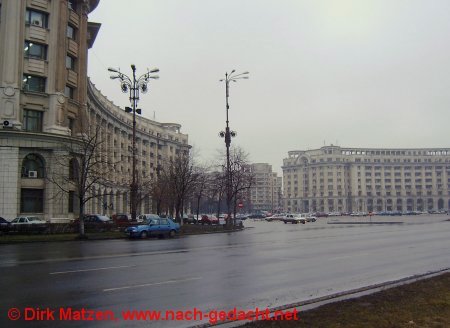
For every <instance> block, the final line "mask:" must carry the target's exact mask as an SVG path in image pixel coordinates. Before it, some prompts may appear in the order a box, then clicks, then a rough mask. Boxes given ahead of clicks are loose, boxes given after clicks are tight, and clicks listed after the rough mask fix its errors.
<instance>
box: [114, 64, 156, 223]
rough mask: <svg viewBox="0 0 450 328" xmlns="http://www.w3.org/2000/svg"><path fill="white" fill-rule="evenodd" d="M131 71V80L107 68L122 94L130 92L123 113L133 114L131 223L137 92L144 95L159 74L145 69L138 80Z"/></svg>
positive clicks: (132, 193) (134, 212)
mask: <svg viewBox="0 0 450 328" xmlns="http://www.w3.org/2000/svg"><path fill="white" fill-rule="evenodd" d="M131 70H132V71H133V76H132V79H131V78H130V77H128V76H127V75H125V74H123V73H121V72H120V70H116V69H114V68H108V71H110V72H113V73H116V74H117V75H112V76H111V79H112V80H115V79H119V80H120V87H121V89H122V92H124V93H127V92H130V102H131V108H130V107H125V112H127V113H133V140H132V147H133V148H132V156H133V162H132V168H131V170H132V173H131V174H132V177H131V184H130V211H131V218H132V219H133V221H135V220H136V216H137V204H138V200H137V196H138V183H137V177H136V175H137V169H136V113H138V114H141V113H142V112H141V110H140V109H139V108H137V104H138V101H139V92H140V91H142V93H146V92H147V91H148V86H147V85H148V83H149V81H150V79H159V76H158V75H151V74H153V73H157V72H159V69H157V68H154V69H152V70H149V69H147V73H145V74H142V75H141V76H139V78H136V66H135V65H131Z"/></svg>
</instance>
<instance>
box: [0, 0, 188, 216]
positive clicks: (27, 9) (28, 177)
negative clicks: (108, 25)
mask: <svg viewBox="0 0 450 328" xmlns="http://www.w3.org/2000/svg"><path fill="white" fill-rule="evenodd" d="M98 3H99V0H0V49H1V51H0V216H2V217H6V218H9V219H12V218H14V217H16V216H18V215H20V214H24V215H25V214H26V215H37V216H40V217H42V218H44V219H50V218H73V217H77V206H76V205H75V204H74V203H73V199H71V196H70V195H69V194H67V193H66V194H64V193H63V194H62V193H61V192H60V191H58V189H57V187H56V186H55V185H54V184H53V183H51V182H49V179H48V173H49V172H55V171H57V172H58V173H60V174H61V175H68V174H69V172H68V171H69V168H68V167H66V168H64V167H58V166H57V165H56V163H57V162H58V159H61V158H62V157H63V156H66V155H67V154H66V153H64V151H62V150H61V149H62V148H61V145H62V144H71V143H73V142H74V140H77V139H78V137H79V136H80V135H81V134H82V133H83V132H84V130H83V129H85V128H86V126H93V125H98V126H101V137H102V139H103V140H105V143H104V146H102V147H106V146H107V147H108V149H107V151H106V152H105V154H107V156H106V157H107V158H106V159H105V160H106V162H107V163H110V164H113V166H112V167H113V169H112V170H109V171H108V175H109V180H110V184H109V186H108V188H100V187H98V188H94V189H93V190H92V193H93V195H95V196H97V197H95V198H94V199H93V200H92V201H91V202H90V203H88V204H87V212H91V213H102V214H112V213H117V212H129V210H128V205H127V204H128V190H127V188H128V187H129V179H130V165H131V164H130V163H131V161H130V156H131V153H130V151H129V149H130V147H131V139H130V136H131V135H132V123H131V115H130V114H126V113H125V112H123V111H122V109H120V108H118V107H117V106H115V105H114V104H113V103H112V102H110V101H109V100H108V99H107V98H106V97H105V96H104V95H102V94H101V93H100V92H99V91H98V90H97V89H96V88H95V86H94V85H93V84H92V83H91V82H90V81H89V80H88V78H87V57H88V48H90V47H91V46H92V45H93V43H94V41H95V37H96V35H97V32H98V30H99V28H100V24H98V23H93V22H88V14H89V13H90V12H91V11H92V10H94V9H95V7H96V6H97V5H98ZM105 76H106V78H107V77H108V72H105ZM118 88H119V86H118ZM137 121H138V123H137V147H138V172H139V174H140V178H145V179H151V178H154V177H155V175H156V171H157V168H158V167H160V165H163V163H164V160H165V159H170V158H171V157H174V156H176V155H177V154H179V153H180V152H186V151H188V150H189V145H188V137H187V135H186V134H182V133H181V132H180V128H181V126H180V125H179V124H176V123H170V124H164V123H159V122H155V121H152V120H148V119H145V118H141V117H138V118H137ZM104 150H105V149H104ZM72 198H73V197H72ZM151 203H152V201H151V199H145V200H144V201H143V202H142V204H141V208H140V212H149V211H151Z"/></svg>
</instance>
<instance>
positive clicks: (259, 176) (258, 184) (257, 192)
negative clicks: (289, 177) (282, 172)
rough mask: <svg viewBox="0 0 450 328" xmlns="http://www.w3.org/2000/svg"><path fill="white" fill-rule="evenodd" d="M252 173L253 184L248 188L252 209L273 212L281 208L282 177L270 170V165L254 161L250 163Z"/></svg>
mask: <svg viewBox="0 0 450 328" xmlns="http://www.w3.org/2000/svg"><path fill="white" fill-rule="evenodd" d="M250 170H251V173H252V174H253V175H254V177H255V180H254V185H253V187H252V188H251V189H250V201H251V206H252V209H253V211H270V212H274V211H277V210H279V209H281V206H282V204H281V200H282V197H281V191H282V179H281V177H278V175H277V173H276V172H272V165H269V164H266V163H255V164H251V165H250Z"/></svg>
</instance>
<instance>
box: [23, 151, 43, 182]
mask: <svg viewBox="0 0 450 328" xmlns="http://www.w3.org/2000/svg"><path fill="white" fill-rule="evenodd" d="M44 168H45V167H44V160H43V159H42V157H41V156H39V155H36V154H28V155H27V156H25V158H24V159H23V161H22V177H25V178H27V177H29V176H30V171H34V172H36V173H37V176H36V178H43V177H44Z"/></svg>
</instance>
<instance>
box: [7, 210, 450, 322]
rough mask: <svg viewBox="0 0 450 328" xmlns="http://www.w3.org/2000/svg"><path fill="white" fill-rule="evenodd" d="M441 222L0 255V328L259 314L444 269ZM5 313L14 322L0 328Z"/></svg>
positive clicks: (262, 226)
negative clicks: (99, 316) (90, 315)
mask: <svg viewBox="0 0 450 328" xmlns="http://www.w3.org/2000/svg"><path fill="white" fill-rule="evenodd" d="M447 218H448V217H446V216H428V217H427V216H417V217H396V218H393V219H391V220H393V221H403V222H404V223H403V224H401V225H330V224H327V221H331V219H328V220H327V219H322V220H320V222H315V223H308V224H306V225H302V224H298V225H291V224H283V223H281V222H254V221H247V222H246V223H245V225H246V227H248V229H246V230H244V231H241V232H236V233H229V234H211V235H197V236H186V237H182V238H175V239H156V240H155V239H150V240H131V241H130V240H107V241H90V242H61V243H32V244H20V245H2V246H0V250H1V252H0V272H1V280H0V294H1V297H0V327H37V326H39V327H65V326H69V327H81V326H83V327H146V326H152V327H158V326H161V327H176V326H179V327H186V326H192V325H195V324H197V323H198V322H194V321H187V320H182V321H153V322H149V321H136V320H133V321H124V320H123V319H122V318H121V313H122V311H125V310H147V309H151V310H163V311H165V310H174V311H183V310H192V309H193V308H196V309H199V310H201V311H203V312H205V313H206V312H207V311H209V310H213V309H218V310H229V309H233V308H235V307H236V308H237V309H242V310H250V309H254V308H256V307H259V308H260V309H265V308H266V307H274V306H278V305H283V304H287V303H292V302H296V301H300V300H306V299H309V298H315V297H319V296H324V295H328V294H333V293H336V292H339V291H345V290H349V289H353V288H358V287H363V286H367V285H371V284H375V283H381V282H384V281H390V280H395V279H400V278H403V277H407V276H411V275H414V274H421V273H426V272H429V271H434V270H439V269H443V268H448V267H450V222H446V221H444V220H446V219H447ZM340 220H345V221H349V220H367V219H349V218H345V219H340ZM373 220H374V221H377V220H378V221H386V220H388V219H386V218H378V217H374V218H373ZM11 308H17V309H18V310H19V311H20V314H21V318H20V319H19V320H17V321H11V320H9V319H8V318H7V314H8V310H9V309H11ZM25 308H32V309H36V308H39V309H47V308H49V309H51V310H56V314H57V313H58V311H59V309H60V308H64V309H67V308H72V309H74V310H78V309H82V308H85V309H90V310H101V311H106V310H108V311H112V312H113V313H114V314H115V317H116V318H117V319H118V320H117V321H94V322H77V321H72V322H67V321H60V320H59V317H58V315H56V317H55V321H53V320H50V321H36V320H32V321H25V320H24V314H25V313H24V309H25ZM28 311H29V312H28V314H31V313H32V312H33V311H31V310H28ZM35 313H37V312H36V311H35ZM13 315H16V313H13ZM30 318H31V317H30ZM44 319H45V316H44ZM49 319H52V318H51V317H50V318H49Z"/></svg>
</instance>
